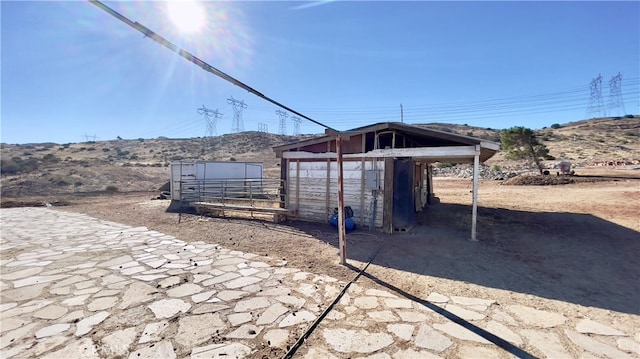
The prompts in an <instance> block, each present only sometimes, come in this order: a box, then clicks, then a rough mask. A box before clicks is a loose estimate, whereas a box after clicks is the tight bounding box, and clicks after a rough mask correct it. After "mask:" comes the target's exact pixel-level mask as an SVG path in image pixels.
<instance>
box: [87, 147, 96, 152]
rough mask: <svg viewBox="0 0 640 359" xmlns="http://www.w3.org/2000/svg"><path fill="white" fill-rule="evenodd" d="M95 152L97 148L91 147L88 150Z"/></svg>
mask: <svg viewBox="0 0 640 359" xmlns="http://www.w3.org/2000/svg"><path fill="white" fill-rule="evenodd" d="M95 150H96V148H95V147H89V148H87V151H95Z"/></svg>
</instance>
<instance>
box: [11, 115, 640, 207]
mask: <svg viewBox="0 0 640 359" xmlns="http://www.w3.org/2000/svg"><path fill="white" fill-rule="evenodd" d="M420 126H428V127H431V128H435V129H438V130H442V131H448V132H452V133H457V134H462V135H469V136H475V137H481V138H486V139H489V140H492V141H499V138H500V131H499V130H498V129H492V128H478V127H472V126H464V125H451V124H421V125H420ZM536 134H537V135H538V136H539V138H540V139H541V140H542V142H543V143H544V144H545V145H547V147H549V149H550V154H551V155H552V156H554V157H555V158H556V159H557V160H561V159H564V160H569V161H571V162H573V163H574V164H576V165H577V166H578V167H580V166H582V167H584V166H598V165H603V164H605V165H607V164H608V165H616V164H617V165H624V164H638V165H640V118H639V117H634V118H618V119H612V118H605V119H594V120H587V121H580V122H574V123H567V124H553V125H552V126H551V127H549V128H543V129H539V130H536ZM309 137H312V136H281V135H274V134H268V133H260V132H242V133H237V134H227V135H223V136H217V137H212V138H190V139H168V138H155V139H143V138H140V139H135V140H112V141H98V142H84V143H65V144H56V143H39V144H21V145H9V144H0V150H1V160H2V163H1V166H0V170H1V174H2V175H1V177H0V185H1V195H2V196H3V197H15V196H30V195H46V194H58V193H62V194H63V193H85V192H103V191H142V190H154V191H155V190H157V189H158V188H159V187H160V186H162V185H163V184H164V183H166V182H167V181H168V180H169V170H168V167H167V165H168V164H169V163H170V162H171V161H177V160H208V161H257V162H263V163H264V168H265V176H267V177H277V176H279V173H280V169H279V160H278V159H276V157H275V153H274V152H273V149H272V147H273V146H277V145H281V144H285V143H290V142H295V141H299V140H302V139H305V138H309ZM556 162H557V161H546V163H545V165H547V166H548V167H550V168H551V167H552V166H553V164H555V163H556ZM447 166H449V165H448V164H447ZM487 166H488V167H491V168H493V169H497V168H501V169H503V170H506V171H509V172H513V171H516V172H517V171H521V170H526V169H528V168H530V167H528V165H527V164H525V163H523V162H515V161H507V160H505V158H504V156H503V155H502V154H500V153H499V154H497V155H496V156H495V157H494V158H492V159H491V160H489V161H488V162H487ZM487 173H490V172H487Z"/></svg>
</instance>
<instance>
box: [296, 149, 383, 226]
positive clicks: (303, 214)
mask: <svg viewBox="0 0 640 359" xmlns="http://www.w3.org/2000/svg"><path fill="white" fill-rule="evenodd" d="M367 170H376V171H378V183H379V188H380V190H378V191H377V195H376V196H374V194H373V191H372V190H371V189H365V183H364V176H365V175H364V173H365V172H364V171H367ZM343 179H344V180H343V183H344V201H345V205H346V206H351V209H353V212H354V215H353V218H354V220H355V222H356V224H358V226H360V228H368V227H369V225H370V222H371V219H372V215H373V211H374V202H375V227H376V228H380V227H382V223H383V207H384V204H383V192H384V161H378V160H376V159H367V160H366V161H362V160H357V161H355V160H352V161H344V166H343ZM287 187H288V188H287V193H288V196H287V202H288V203H287V209H289V211H297V214H298V217H299V218H301V219H307V220H312V221H327V219H328V216H329V213H330V210H331V209H333V208H337V207H338V166H337V163H336V162H335V161H330V162H329V161H327V160H316V161H303V160H288V174H287ZM374 197H375V198H374ZM375 199H377V200H375ZM374 200H375V201H374Z"/></svg>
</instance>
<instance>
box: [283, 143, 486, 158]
mask: <svg viewBox="0 0 640 359" xmlns="http://www.w3.org/2000/svg"><path fill="white" fill-rule="evenodd" d="M475 154H476V148H475V146H442V147H416V148H391V149H378V150H371V151H369V152H366V153H352V154H345V155H343V158H346V159H351V158H357V159H360V158H389V157H418V158H422V159H436V160H437V159H438V158H473V156H475ZM282 157H283V158H291V159H318V158H322V159H324V158H337V157H338V156H337V154H336V153H334V152H325V153H313V152H305V151H294V152H284V153H283V154H282Z"/></svg>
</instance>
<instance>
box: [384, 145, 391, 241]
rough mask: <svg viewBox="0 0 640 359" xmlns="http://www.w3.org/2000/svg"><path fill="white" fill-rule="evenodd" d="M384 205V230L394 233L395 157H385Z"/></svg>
mask: <svg viewBox="0 0 640 359" xmlns="http://www.w3.org/2000/svg"><path fill="white" fill-rule="evenodd" d="M383 198H384V205H383V209H382V230H383V231H385V232H387V233H393V158H391V157H387V158H385V159H384V197H383Z"/></svg>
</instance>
